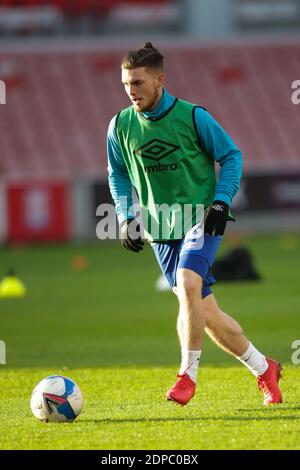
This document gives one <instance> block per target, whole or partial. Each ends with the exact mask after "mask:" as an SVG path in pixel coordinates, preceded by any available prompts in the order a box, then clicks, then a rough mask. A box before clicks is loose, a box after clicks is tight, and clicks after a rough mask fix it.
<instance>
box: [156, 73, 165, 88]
mask: <svg viewBox="0 0 300 470" xmlns="http://www.w3.org/2000/svg"><path fill="white" fill-rule="evenodd" d="M164 81H165V74H164V72H159V74H158V76H157V83H158V85H159V86H163V84H164Z"/></svg>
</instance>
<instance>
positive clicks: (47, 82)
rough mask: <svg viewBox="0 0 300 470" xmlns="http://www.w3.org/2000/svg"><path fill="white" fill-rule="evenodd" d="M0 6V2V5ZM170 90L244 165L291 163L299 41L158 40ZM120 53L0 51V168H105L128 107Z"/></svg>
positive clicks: (11, 172)
mask: <svg viewBox="0 0 300 470" xmlns="http://www.w3.org/2000/svg"><path fill="white" fill-rule="evenodd" d="M1 3H3V2H1ZM161 49H162V50H163V51H164V53H165V57H166V59H167V60H166V62H167V70H166V71H167V83H166V86H167V88H168V89H169V91H170V92H171V93H173V94H175V95H177V96H179V97H183V98H185V99H187V100H190V101H192V102H195V103H197V104H199V105H202V106H204V107H205V108H207V109H208V110H209V111H210V112H211V113H212V114H213V115H214V116H215V117H216V118H217V119H218V120H219V121H220V122H221V123H222V125H223V127H224V128H225V129H226V130H228V132H229V133H230V135H231V136H232V137H233V138H234V140H235V141H236V142H237V144H238V145H239V146H240V148H241V149H242V151H243V153H244V157H245V159H244V162H245V163H244V168H245V171H246V172H253V171H256V172H264V171H268V172H274V173H276V172H278V173H280V172H281V171H283V170H284V171H285V172H286V171H291V172H293V171H294V170H299V168H300V158H299V155H300V141H299V128H300V113H299V107H298V106H296V105H293V104H292V102H291V94H292V89H291V83H292V82H293V80H295V79H296V78H299V76H298V75H299V73H298V72H299V62H300V45H299V44H295V43H291V44H285V45H276V44H273V45H267V44H261V45H253V44H252V45H251V44H249V45H243V46H241V45H239V46H226V45H223V46H213V47H212V46H206V47H204V46H203V47H198V46H197V47H196V46H193V47H184V46H181V47H176V46H172V47H161ZM124 52H125V50H116V49H109V48H108V49H105V48H104V46H103V48H99V49H95V47H94V49H91V50H81V52H79V51H77V50H76V51H75V52H73V51H71V50H69V51H68V50H63V49H62V50H61V51H55V52H54V51H50V50H48V51H47V50H42V51H33V50H31V51H30V52H29V51H27V49H26V50H24V51H23V52H20V51H19V52H12V51H10V52H3V48H2V52H0V76H1V78H2V79H3V80H5V82H6V85H7V93H8V98H7V104H6V105H5V113H4V112H1V113H0V128H1V157H0V167H1V173H2V174H4V175H7V176H16V175H26V174H29V175H30V176H33V175H35V176H41V175H51V174H52V173H53V174H61V175H64V176H77V175H80V176H82V175H93V176H98V175H99V174H101V172H102V173H105V172H106V131H107V126H108V123H109V120H110V118H111V117H112V116H113V115H114V114H115V113H117V112H118V111H119V109H121V108H122V107H125V106H127V105H129V102H128V100H127V97H126V95H125V93H124V90H123V88H122V86H121V83H120V72H119V64H120V60H121V58H122V56H123V54H124Z"/></svg>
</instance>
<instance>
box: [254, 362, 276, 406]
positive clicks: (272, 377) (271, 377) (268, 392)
mask: <svg viewBox="0 0 300 470" xmlns="http://www.w3.org/2000/svg"><path fill="white" fill-rule="evenodd" d="M266 360H267V363H268V364H269V367H268V368H267V370H266V372H265V373H264V374H263V375H259V376H258V377H257V385H258V388H259V390H262V392H263V394H264V405H272V404H275V403H282V395H281V391H280V390H279V387H278V382H279V379H280V378H281V371H282V367H281V365H280V364H279V362H276V361H273V359H270V358H269V357H266Z"/></svg>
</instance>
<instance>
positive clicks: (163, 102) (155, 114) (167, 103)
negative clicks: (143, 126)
mask: <svg viewBox="0 0 300 470" xmlns="http://www.w3.org/2000/svg"><path fill="white" fill-rule="evenodd" d="M175 99H176V98H175V97H174V96H172V95H170V94H169V93H168V92H167V90H166V89H165V88H164V90H163V94H162V97H161V99H160V100H159V102H158V105H157V106H156V108H155V109H154V111H149V112H145V113H143V116H144V117H145V118H146V119H157V118H159V117H160V116H162V115H163V114H164V113H165V112H166V111H168V109H170V108H171V106H172V105H173V104H174V101H175Z"/></svg>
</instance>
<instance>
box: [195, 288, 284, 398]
mask: <svg viewBox="0 0 300 470" xmlns="http://www.w3.org/2000/svg"><path fill="white" fill-rule="evenodd" d="M203 306H204V312H205V323H206V327H205V331H206V333H207V334H208V335H209V336H210V337H211V339H212V340H213V341H214V342H215V343H216V344H217V345H218V346H220V347H221V348H222V349H223V350H225V351H226V352H228V353H230V354H232V355H234V356H235V357H236V358H237V359H238V360H239V361H241V362H242V363H243V364H244V365H245V366H246V367H248V369H249V370H250V371H251V372H252V373H253V374H254V375H255V377H257V381H258V386H259V388H260V389H261V390H262V391H263V393H264V404H265V405H269V404H274V403H281V402H282V395H281V392H280V389H279V387H278V381H279V379H280V374H281V366H280V364H278V363H277V362H276V361H274V360H272V359H270V358H268V357H266V356H264V355H263V354H262V353H261V352H260V351H258V350H257V349H256V348H255V347H254V346H253V344H252V343H250V342H249V340H248V339H247V338H246V337H245V335H244V333H243V330H242V327H241V326H240V325H239V323H238V322H237V321H236V320H234V319H233V318H232V317H230V316H229V315H227V314H226V313H225V312H223V311H222V310H221V309H220V308H219V306H218V304H217V302H216V299H215V297H214V296H213V294H210V295H208V296H206V297H205V298H204V299H203Z"/></svg>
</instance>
